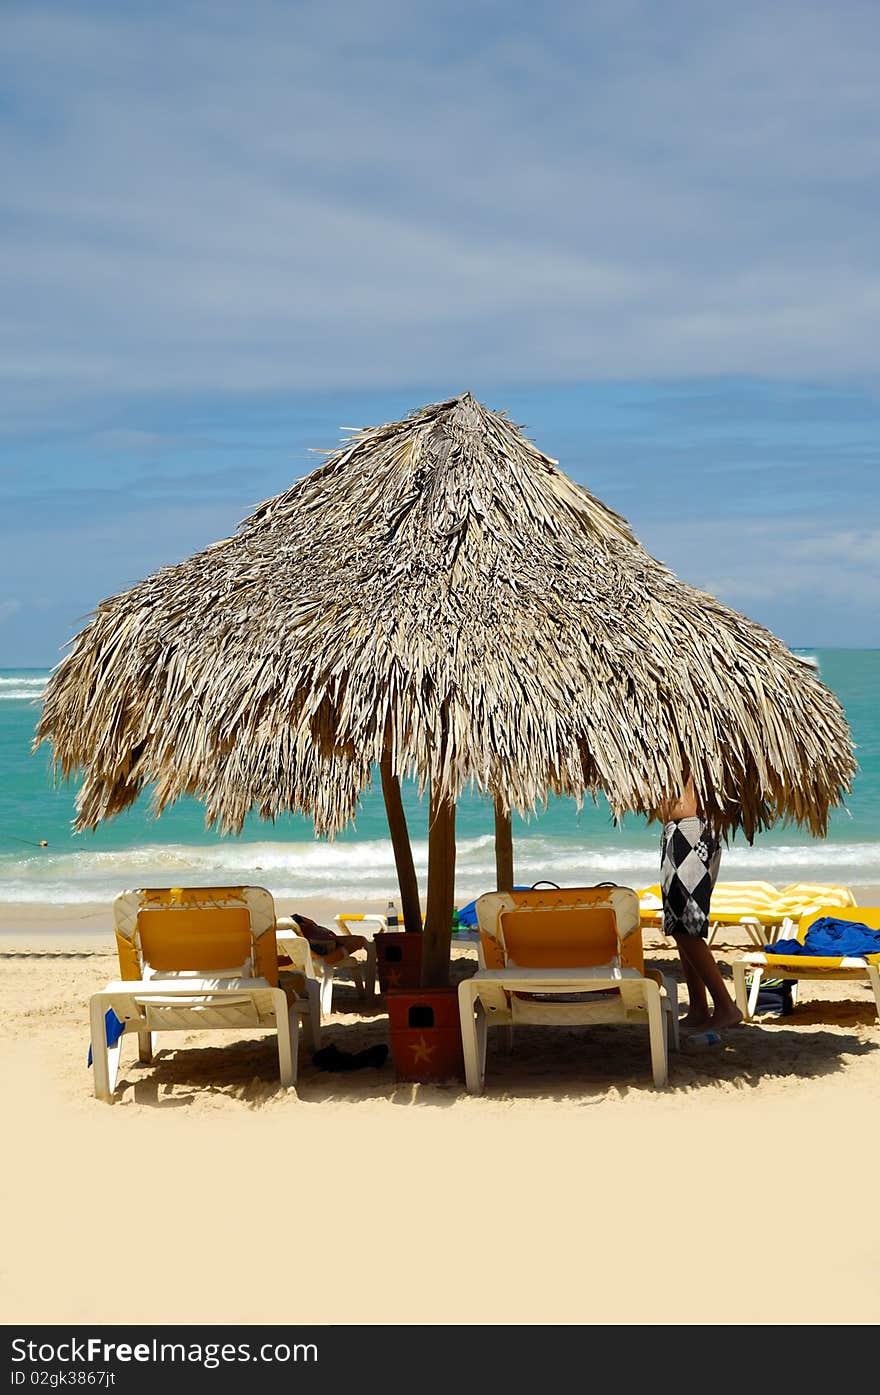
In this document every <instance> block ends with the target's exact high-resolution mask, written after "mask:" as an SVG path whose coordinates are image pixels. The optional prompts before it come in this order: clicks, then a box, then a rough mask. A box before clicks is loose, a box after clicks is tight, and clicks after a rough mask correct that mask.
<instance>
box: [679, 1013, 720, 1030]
mask: <svg viewBox="0 0 880 1395" xmlns="http://www.w3.org/2000/svg"><path fill="white" fill-rule="evenodd" d="M711 1026H712V1019H711V1017H707V1016H706V1015H705V1014H704V1015H703V1016H702V1017H691V1015H690V1013H688V1014H687V1015H686V1016H685V1017H682V1018H680V1020H679V1023H678V1030H679V1031H680V1032H684V1033H685V1035H686V1036H695V1035H696V1033H698V1032H707V1031H708V1030H709V1028H710V1027H711Z"/></svg>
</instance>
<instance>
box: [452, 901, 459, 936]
mask: <svg viewBox="0 0 880 1395" xmlns="http://www.w3.org/2000/svg"><path fill="white" fill-rule="evenodd" d="M460 929H461V926H460V924H459V920H458V906H453V907H452V933H453V935H457V934H458V932H459V930H460Z"/></svg>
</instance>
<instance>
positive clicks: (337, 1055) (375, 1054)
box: [312, 1042, 388, 1070]
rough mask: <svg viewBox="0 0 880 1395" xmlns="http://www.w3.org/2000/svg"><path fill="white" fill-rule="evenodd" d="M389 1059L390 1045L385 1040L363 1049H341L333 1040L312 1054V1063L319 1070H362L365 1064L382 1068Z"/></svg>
mask: <svg viewBox="0 0 880 1395" xmlns="http://www.w3.org/2000/svg"><path fill="white" fill-rule="evenodd" d="M387 1059H388V1047H387V1046H385V1044H384V1043H383V1042H379V1043H377V1045H376V1046H368V1047H366V1048H365V1049H364V1050H363V1051H340V1050H339V1047H338V1046H336V1045H335V1043H334V1042H331V1043H330V1045H329V1046H322V1047H321V1049H320V1051H316V1052H315V1053H314V1055H313V1056H312V1064H313V1065H316V1066H317V1067H318V1069H319V1070H362V1069H363V1068H364V1066H375V1067H376V1069H377V1070H378V1069H380V1068H381V1067H382V1066H384V1064H385V1062H386V1061H387Z"/></svg>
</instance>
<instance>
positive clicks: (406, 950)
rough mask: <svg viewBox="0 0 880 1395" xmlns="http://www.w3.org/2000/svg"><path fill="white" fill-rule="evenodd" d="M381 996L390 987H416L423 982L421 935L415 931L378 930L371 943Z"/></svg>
mask: <svg viewBox="0 0 880 1395" xmlns="http://www.w3.org/2000/svg"><path fill="white" fill-rule="evenodd" d="M373 943H374V945H375V946H376V969H377V972H378V975H379V987H380V989H381V990H382V992H383V993H387V992H388V990H389V988H391V989H394V988H418V986H419V984H420V983H421V981H422V943H423V936H422V934H421V932H420V931H418V930H380V931H379V933H378V934H377V935H376V937H375V939H374V940H373Z"/></svg>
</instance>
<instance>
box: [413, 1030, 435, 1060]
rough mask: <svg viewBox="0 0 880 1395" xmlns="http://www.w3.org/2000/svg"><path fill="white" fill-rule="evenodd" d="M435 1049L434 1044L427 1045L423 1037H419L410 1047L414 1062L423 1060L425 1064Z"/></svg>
mask: <svg viewBox="0 0 880 1395" xmlns="http://www.w3.org/2000/svg"><path fill="white" fill-rule="evenodd" d="M436 1049H437V1048H436V1046H429V1045H428V1043H427V1042H426V1041H425V1038H424V1037H419V1039H418V1041H417V1042H416V1043H415V1045H414V1046H413V1047H412V1053H413V1060H414V1062H419V1061H424V1062H425V1064H426V1065H427V1064H429V1063H430V1060H431V1057H432V1056H433V1054H434V1052H435V1051H436Z"/></svg>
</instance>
